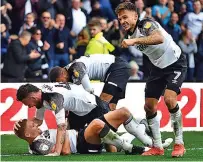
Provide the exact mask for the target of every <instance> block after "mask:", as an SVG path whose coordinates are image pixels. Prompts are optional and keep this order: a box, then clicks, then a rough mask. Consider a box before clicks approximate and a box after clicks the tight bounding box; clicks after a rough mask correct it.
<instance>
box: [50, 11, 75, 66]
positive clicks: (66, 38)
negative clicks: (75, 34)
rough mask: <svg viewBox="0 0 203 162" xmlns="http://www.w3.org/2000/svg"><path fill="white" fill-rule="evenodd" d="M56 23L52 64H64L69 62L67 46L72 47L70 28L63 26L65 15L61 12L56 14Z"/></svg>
mask: <svg viewBox="0 0 203 162" xmlns="http://www.w3.org/2000/svg"><path fill="white" fill-rule="evenodd" d="M56 24H57V25H58V29H57V30H56V34H55V54H54V66H61V67H63V66H66V65H67V64H69V51H68V49H69V47H72V39H71V36H70V30H69V29H68V28H67V27H65V16H64V15H62V14H58V15H56Z"/></svg>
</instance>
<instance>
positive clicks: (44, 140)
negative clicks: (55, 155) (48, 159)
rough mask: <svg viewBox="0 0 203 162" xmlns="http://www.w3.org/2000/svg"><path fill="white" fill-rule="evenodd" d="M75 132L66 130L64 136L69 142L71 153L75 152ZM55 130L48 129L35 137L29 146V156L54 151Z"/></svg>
mask: <svg viewBox="0 0 203 162" xmlns="http://www.w3.org/2000/svg"><path fill="white" fill-rule="evenodd" d="M77 134H78V133H77V131H75V130H66V136H68V139H69V142H70V149H71V153H76V152H77ZM56 136H57V130H56V129H49V130H46V131H43V132H42V133H41V134H40V135H39V136H37V137H36V138H35V139H34V141H33V142H32V144H31V145H30V146H29V152H30V153H31V154H39V155H46V154H49V153H51V152H52V151H53V150H54V147H55V144H56Z"/></svg>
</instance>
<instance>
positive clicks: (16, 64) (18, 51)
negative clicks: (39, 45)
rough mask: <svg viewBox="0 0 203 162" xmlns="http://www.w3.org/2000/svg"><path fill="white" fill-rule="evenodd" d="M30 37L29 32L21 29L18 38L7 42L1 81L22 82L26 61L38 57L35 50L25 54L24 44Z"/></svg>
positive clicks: (26, 43) (25, 44)
mask: <svg viewBox="0 0 203 162" xmlns="http://www.w3.org/2000/svg"><path fill="white" fill-rule="evenodd" d="M30 39H31V34H30V33H29V32H27V31H23V32H22V33H21V35H20V37H19V39H17V40H14V41H12V42H11V43H10V44H9V47H8V52H7V55H6V58H5V61H4V66H3V69H2V76H1V78H2V82H23V81H24V74H25V69H26V64H27V61H28V60H32V59H36V58H38V57H40V54H39V53H38V52H37V51H32V52H31V53H30V54H27V51H26V46H27V45H28V43H29V42H30Z"/></svg>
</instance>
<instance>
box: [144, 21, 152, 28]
mask: <svg viewBox="0 0 203 162" xmlns="http://www.w3.org/2000/svg"><path fill="white" fill-rule="evenodd" d="M151 26H152V23H150V22H146V24H145V26H144V28H145V29H149V28H150V27H151Z"/></svg>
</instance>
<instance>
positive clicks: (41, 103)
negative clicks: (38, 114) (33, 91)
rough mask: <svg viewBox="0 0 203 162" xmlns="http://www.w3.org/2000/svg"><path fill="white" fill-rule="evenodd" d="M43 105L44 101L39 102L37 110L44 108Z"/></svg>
mask: <svg viewBox="0 0 203 162" xmlns="http://www.w3.org/2000/svg"><path fill="white" fill-rule="evenodd" d="M42 105H43V102H42V101H39V102H38V103H37V104H36V106H35V107H36V108H37V109H40V108H41V107H42Z"/></svg>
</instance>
